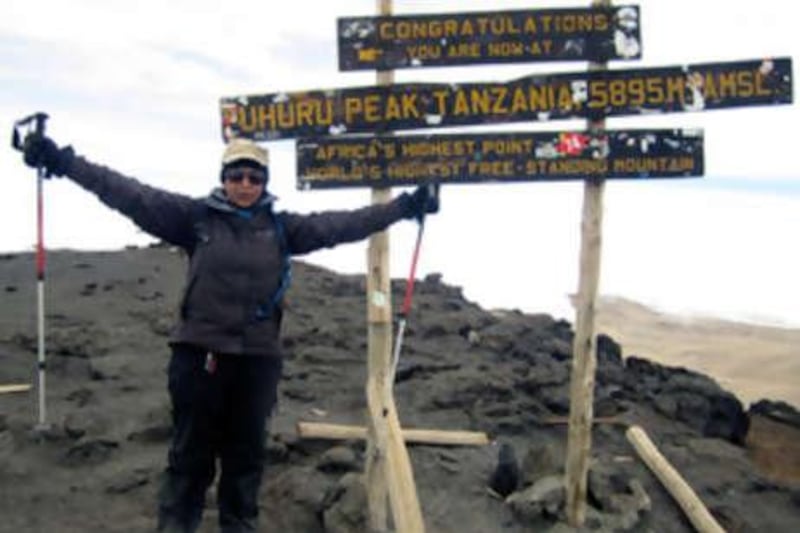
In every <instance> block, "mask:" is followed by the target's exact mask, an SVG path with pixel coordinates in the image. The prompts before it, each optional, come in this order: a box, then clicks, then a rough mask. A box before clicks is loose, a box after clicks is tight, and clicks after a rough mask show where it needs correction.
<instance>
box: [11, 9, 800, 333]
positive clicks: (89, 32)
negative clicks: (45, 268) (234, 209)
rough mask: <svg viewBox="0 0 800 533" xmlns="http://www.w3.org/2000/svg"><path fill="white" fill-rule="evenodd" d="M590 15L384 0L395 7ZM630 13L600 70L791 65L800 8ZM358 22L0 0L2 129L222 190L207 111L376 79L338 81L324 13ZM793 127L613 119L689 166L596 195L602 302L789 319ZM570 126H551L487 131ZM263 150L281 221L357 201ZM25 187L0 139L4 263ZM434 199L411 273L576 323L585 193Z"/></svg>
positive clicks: (83, 205)
mask: <svg viewBox="0 0 800 533" xmlns="http://www.w3.org/2000/svg"><path fill="white" fill-rule="evenodd" d="M630 3H631V4H634V3H635V2H630ZM588 4H589V2H588V0H586V1H583V2H572V1H557V0H550V1H546V2H541V3H536V4H535V3H533V2H523V1H517V0H492V1H491V2H489V1H477V0H472V1H469V0H459V1H458V2H455V1H450V2H448V1H434V0H394V2H393V11H394V13H396V14H422V13H452V12H467V11H487V10H505V9H531V8H563V7H583V6H586V5H588ZM635 4H636V5H639V6H640V9H641V23H642V29H641V32H642V41H643V43H642V59H640V60H636V61H625V62H622V61H618V62H612V63H611V65H610V68H612V69H614V68H635V67H637V66H638V67H647V66H673V65H682V64H687V63H702V62H717V61H735V60H751V59H761V58H765V57H786V56H788V57H792V58H793V60H795V61H798V60H800V59H798V58H800V53H799V52H800V39H798V38H797V35H796V33H797V25H796V22H795V21H796V20H797V15H798V12H799V11H800V6H797V4H796V2H794V1H793V0H762V1H760V2H758V3H754V2H750V1H745V0H727V1H725V2H718V1H704V2H698V1H697V0H669V1H666V0H640V1H639V2H638V3H635ZM278 6H280V7H278ZM375 13H376V1H374V0H337V1H335V2H333V1H313V2H312V1H311V0H295V1H293V2H280V3H278V2H265V1H263V0H261V1H258V2H256V1H250V0H246V1H244V0H225V1H222V0H220V1H213V0H191V1H189V0H169V1H164V0H140V1H137V2H131V1H129V0H127V1H124V2H123V1H118V0H71V1H70V2H61V1H57V0H5V1H4V2H3V16H2V17H1V18H0V87H2V88H1V89H0V126H2V127H5V128H8V130H7V131H8V134H9V136H10V132H11V127H12V125H13V123H14V121H15V120H17V119H19V118H21V117H23V116H25V115H27V114H29V113H32V112H35V111H45V112H47V113H48V114H49V115H50V120H49V122H48V126H47V127H48V133H49V134H50V135H51V136H52V137H53V138H54V139H55V140H56V141H57V142H58V143H60V144H71V145H72V146H74V148H75V150H76V151H77V152H78V153H80V154H82V155H84V156H86V157H87V158H89V159H90V160H92V161H95V162H97V163H102V164H104V165H107V166H110V167H112V168H114V169H116V170H118V171H121V172H123V173H125V174H128V175H131V176H134V177H136V178H137V179H139V180H140V181H142V182H145V183H149V184H151V185H155V186H158V187H162V188H165V189H168V190H172V191H176V192H181V193H185V194H189V195H192V196H203V195H205V194H206V193H207V192H208V191H209V190H210V189H211V188H212V187H214V186H215V185H216V184H217V176H218V171H219V160H220V156H221V152H222V150H223V147H224V146H223V142H222V137H221V130H220V115H219V108H218V103H219V99H220V98H221V97H224V96H236V95H242V94H268V93H274V92H280V91H295V90H312V89H329V88H340V87H348V86H363V85H372V84H374V83H375V75H374V73H373V72H338V60H337V52H336V18H337V17H343V16H370V15H374V14H375ZM585 68H586V66H585V64H584V63H579V62H578V63H574V62H573V63H539V64H537V63H527V64H518V65H489V66H480V67H478V66H470V67H437V68H425V69H408V70H398V71H396V73H395V79H396V81H398V82H405V81H408V82H410V81H421V82H424V81H464V82H467V81H477V82H490V81H504V80H510V79H514V78H516V77H520V76H523V75H528V74H534V73H548V72H579V71H582V70H585ZM795 68H796V67H795ZM793 78H794V73H793ZM798 124H800V110H799V109H798V106H797V105H796V104H792V105H783V106H765V107H750V108H738V109H729V110H718V111H709V112H696V113H681V114H672V115H661V116H647V117H629V118H615V119H609V120H608V121H607V127H608V128H620V129H621V128H648V127H653V128H661V127H664V128H702V129H703V130H704V131H705V167H706V176H705V177H703V178H697V179H688V180H648V181H639V182H636V183H631V182H625V181H621V180H620V181H616V180H610V181H609V182H608V183H607V185H606V188H605V194H604V198H603V202H604V221H603V227H602V231H603V233H602V235H603V244H602V266H601V277H600V289H599V291H600V294H601V295H605V296H618V297H624V298H629V299H632V300H636V301H639V302H642V303H644V304H647V305H650V306H653V307H656V308H658V309H661V310H664V311H670V312H680V313H685V314H692V315H706V316H717V317H722V318H734V319H739V320H746V321H750V322H757V323H766V324H774V325H781V326H790V327H800V303H799V302H800V280H798V276H797V273H798V272H800V247H799V246H798V244H797V243H798V238H797V233H798V230H800V164H798V154H797V147H796V145H795V144H794V142H793V141H794V137H795V136H796V132H797V125H798ZM583 127H585V123H584V122H583V121H579V120H568V121H558V122H554V123H539V124H536V125H526V124H510V125H505V126H503V127H501V128H496V131H516V130H520V131H522V130H525V131H531V130H537V131H544V130H548V131H554V130H567V129H581V128H583ZM433 131H434V130H429V131H428V132H433ZM465 131H478V129H476V128H472V129H467V130H465ZM265 146H267V147H268V148H269V150H270V156H271V174H272V180H271V190H272V192H273V193H274V194H276V195H277V196H278V197H279V198H280V200H279V204H278V206H279V207H280V208H281V209H286V210H291V211H296V212H311V211H319V210H324V209H341V208H353V207H357V206H360V205H363V204H366V203H369V201H370V193H369V191H368V190H366V189H348V190H335V191H298V190H296V168H295V161H294V157H295V155H294V141H291V140H284V141H274V142H270V143H265ZM34 176H35V172H34V171H33V170H31V169H29V168H27V167H25V166H24V165H23V164H22V162H21V158H20V156H19V154H18V153H17V152H15V151H13V150H12V149H10V147H8V145H7V147H6V148H5V149H0V180H2V183H3V191H4V193H5V202H4V206H3V208H2V210H0V253H9V252H19V251H29V250H32V248H33V246H34V243H35V238H36V237H35V228H36V226H35V179H34ZM404 190H407V189H404ZM399 191H400V189H398V192H399ZM441 200H442V209H441V212H440V213H439V214H438V215H437V216H435V217H433V218H431V219H429V221H428V223H427V225H426V233H425V237H424V242H423V246H422V252H421V256H420V264H419V268H418V274H419V275H420V276H424V275H426V274H429V273H434V272H435V273H441V274H442V276H443V280H444V281H445V282H446V283H449V284H453V285H458V286H460V287H462V288H463V290H464V294H465V296H466V297H467V298H468V299H470V300H473V301H475V302H477V303H479V304H480V305H482V306H483V307H486V308H505V309H520V310H523V311H526V312H546V313H550V314H553V315H554V316H556V317H559V318H566V319H568V320H573V319H574V311H573V309H572V307H571V305H570V300H569V295H570V294H572V293H575V292H576V291H577V286H578V263H579V257H578V255H579V253H578V251H579V248H580V239H581V230H580V221H581V209H582V201H583V184H582V183H580V182H573V183H536V184H533V183H529V184H478V185H456V186H449V187H445V188H444V189H443V191H442V198H441ZM45 214H46V225H45V240H46V245H47V246H48V248H49V249H60V248H70V249H80V250H106V249H120V248H122V247H125V246H128V245H146V244H148V243H150V242H153V241H152V239H151V238H150V237H148V236H147V235H145V234H143V233H141V232H140V231H138V230H137V228H136V227H135V226H134V225H133V224H132V223H130V222H128V221H127V220H126V219H124V218H123V217H121V216H120V215H119V214H117V213H115V212H112V211H110V210H108V209H106V208H104V207H102V206H101V204H100V203H99V202H98V201H97V200H96V199H95V198H94V197H93V196H91V195H90V194H88V193H86V192H85V191H83V190H82V189H80V188H79V187H78V186H77V185H75V184H73V183H71V182H69V181H68V180H51V181H49V182H47V183H46V187H45ZM415 236H416V228H415V226H414V224H413V223H408V222H407V223H401V224H397V225H395V226H394V227H393V228H392V229H391V245H390V246H391V248H390V256H391V261H390V263H391V275H392V277H395V278H404V277H406V276H407V274H408V270H409V266H410V260H411V254H412V249H413V242H414V238H415ZM366 249H367V246H366V243H357V244H350V245H345V246H340V247H337V248H336V249H333V250H326V251H323V252H316V253H314V254H311V255H309V256H305V257H304V258H303V259H305V260H307V261H310V262H312V263H315V264H319V265H323V266H327V267H329V268H332V269H334V270H337V271H340V272H348V273H363V272H364V271H365V269H366ZM33 279H34V278H33V272H32V274H31V280H32V282H33ZM0 284H2V280H0Z"/></svg>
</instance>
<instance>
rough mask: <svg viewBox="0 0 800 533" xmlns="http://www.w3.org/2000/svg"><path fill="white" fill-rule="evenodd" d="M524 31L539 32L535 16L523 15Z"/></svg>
mask: <svg viewBox="0 0 800 533" xmlns="http://www.w3.org/2000/svg"><path fill="white" fill-rule="evenodd" d="M523 29H524V30H525V33H539V27H538V25H537V24H536V17H525V25H524V26H523Z"/></svg>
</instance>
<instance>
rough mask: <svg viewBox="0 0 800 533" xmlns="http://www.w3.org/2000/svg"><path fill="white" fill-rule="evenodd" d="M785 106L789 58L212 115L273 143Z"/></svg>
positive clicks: (240, 132)
mask: <svg viewBox="0 0 800 533" xmlns="http://www.w3.org/2000/svg"><path fill="white" fill-rule="evenodd" d="M791 102H792V61H791V59H790V58H778V59H762V60H757V61H736V62H729V63H705V64H695V65H687V66H674V67H658V68H637V69H619V70H608V71H589V72H586V71H584V72H579V73H560V74H550V75H534V76H527V77H524V78H521V79H517V80H513V81H510V82H507V83H462V84H452V85H451V84H432V83H399V84H394V85H388V86H369V87H353V88H344V89H332V90H316V91H308V92H294V93H275V94H266V95H252V96H236V97H228V98H223V99H222V100H221V101H220V110H221V119H222V131H223V136H224V137H225V138H226V139H230V138H233V137H245V138H250V139H255V140H272V139H288V138H296V137H312V136H322V135H339V134H346V133H372V134H380V133H383V132H388V131H394V130H409V129H423V128H438V127H446V126H466V125H476V124H500V123H512V122H530V121H550V120H558V119H571V118H572V119H574V118H588V119H599V118H603V117H613V116H622V115H643V114H649V113H675V112H686V111H704V110H713V109H723V108H733V107H743V106H754V105H774V104H789V103H791Z"/></svg>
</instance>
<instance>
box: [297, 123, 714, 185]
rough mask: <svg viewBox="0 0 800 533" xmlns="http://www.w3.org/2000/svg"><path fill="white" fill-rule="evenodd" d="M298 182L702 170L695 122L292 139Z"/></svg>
mask: <svg viewBox="0 0 800 533" xmlns="http://www.w3.org/2000/svg"><path fill="white" fill-rule="evenodd" d="M297 173H298V182H297V186H298V188H300V189H322V188H335V187H389V186H395V185H416V184H421V183H445V184H455V183H477V182H491V181H494V182H529V181H561V180H583V179H586V178H592V177H596V178H634V179H642V178H681V177H689V176H702V175H703V134H702V132H701V131H699V130H663V129H662V130H654V129H647V130H624V131H623V130H618V131H604V132H601V133H587V132H578V131H571V132H548V133H531V132H525V133H497V134H457V135H427V136H425V135H402V136H383V137H351V136H347V137H338V138H331V137H323V138H316V139H300V140H298V142H297Z"/></svg>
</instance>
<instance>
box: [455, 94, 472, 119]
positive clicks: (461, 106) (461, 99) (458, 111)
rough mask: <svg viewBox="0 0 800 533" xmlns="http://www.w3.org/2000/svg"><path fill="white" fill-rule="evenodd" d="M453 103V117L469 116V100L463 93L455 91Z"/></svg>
mask: <svg viewBox="0 0 800 533" xmlns="http://www.w3.org/2000/svg"><path fill="white" fill-rule="evenodd" d="M454 99H455V103H454V104H453V115H455V116H458V115H469V111H470V106H469V98H468V97H467V95H466V93H464V91H456V93H455V95H454Z"/></svg>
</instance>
